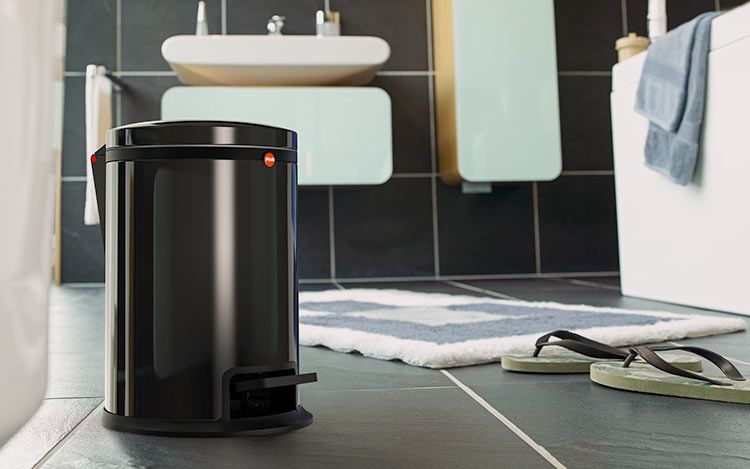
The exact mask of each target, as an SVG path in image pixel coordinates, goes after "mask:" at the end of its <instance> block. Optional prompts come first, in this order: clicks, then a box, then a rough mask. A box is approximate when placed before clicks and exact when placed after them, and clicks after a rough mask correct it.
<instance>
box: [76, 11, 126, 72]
mask: <svg viewBox="0 0 750 469" xmlns="http://www.w3.org/2000/svg"><path fill="white" fill-rule="evenodd" d="M115 10H116V7H115V0H68V11H67V15H66V22H67V29H68V31H67V36H68V37H67V41H66V44H65V70H66V71H74V72H83V71H84V70H85V69H86V65H88V64H97V65H104V66H105V67H107V68H109V69H110V70H115V68H116V66H117V64H116V63H115V58H116V52H115V42H116V41H115V36H116V34H117V32H116V23H115V21H116V11H115Z"/></svg>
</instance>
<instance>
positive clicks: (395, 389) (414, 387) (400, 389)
mask: <svg viewBox="0 0 750 469" xmlns="http://www.w3.org/2000/svg"><path fill="white" fill-rule="evenodd" d="M431 371H435V372H437V370H431ZM456 388H457V386H455V385H452V386H408V387H401V388H398V387H397V388H363V389H321V390H318V391H308V392H316V393H318V392H320V393H324V392H368V391H421V390H425V389H456Z"/></svg>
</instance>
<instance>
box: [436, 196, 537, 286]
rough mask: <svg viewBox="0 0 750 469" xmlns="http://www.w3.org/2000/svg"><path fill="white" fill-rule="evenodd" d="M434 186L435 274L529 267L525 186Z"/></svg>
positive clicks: (530, 225)
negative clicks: (478, 190)
mask: <svg viewBox="0 0 750 469" xmlns="http://www.w3.org/2000/svg"><path fill="white" fill-rule="evenodd" d="M437 189H438V190H437V206H438V234H439V237H438V239H439V240H440V273H441V275H471V274H504V273H522V272H533V271H534V269H535V260H534V216H533V213H534V210H533V205H532V204H533V198H532V197H533V196H532V191H531V184H528V183H525V184H496V185H494V186H493V188H492V193H490V194H462V193H461V187H460V186H458V187H453V186H447V185H445V184H443V183H440V182H439V183H438V188H437Z"/></svg>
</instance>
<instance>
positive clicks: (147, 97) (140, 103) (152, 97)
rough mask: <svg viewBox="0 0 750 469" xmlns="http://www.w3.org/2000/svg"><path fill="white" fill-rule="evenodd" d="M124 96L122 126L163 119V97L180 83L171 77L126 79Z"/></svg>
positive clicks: (124, 79)
mask: <svg viewBox="0 0 750 469" xmlns="http://www.w3.org/2000/svg"><path fill="white" fill-rule="evenodd" d="M123 81H124V82H125V85H126V89H125V91H123V94H122V124H123V125H124V124H130V123H133V122H142V121H151V120H159V119H161V97H162V95H163V94H164V93H165V92H166V91H167V90H168V89H169V88H172V87H173V86H178V85H179V84H180V81H179V80H178V79H177V78H176V77H171V76H151V77H126V78H123Z"/></svg>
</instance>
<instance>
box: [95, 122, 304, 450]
mask: <svg viewBox="0 0 750 469" xmlns="http://www.w3.org/2000/svg"><path fill="white" fill-rule="evenodd" d="M91 165H92V170H93V174H94V180H95V186H96V193H97V202H98V206H99V213H100V220H101V223H102V225H101V226H102V236H103V238H104V240H105V258H106V262H105V263H106V273H105V278H106V281H105V284H106V287H105V292H106V293H105V296H106V320H105V322H106V338H105V342H106V344H105V345H106V349H105V364H106V369H105V400H104V413H103V422H104V424H105V426H107V427H109V428H113V429H117V430H125V431H134V432H141V433H154V434H176V435H192V436H202V435H206V436H210V435H224V434H233V433H241V434H242V433H245V434H252V433H270V432H277V431H284V430H290V429H294V428H299V427H302V426H305V425H307V424H309V423H310V422H311V421H312V415H311V414H310V413H309V412H307V411H306V410H305V409H304V408H303V407H302V406H301V405H300V400H299V393H298V390H297V386H298V385H300V384H303V383H307V382H312V381H315V380H316V375H315V374H314V373H308V374H300V372H299V352H298V303H297V254H296V236H297V229H296V215H297V135H296V133H295V132H293V131H290V130H286V129H281V128H275V127H268V126H262V125H255V124H247V123H239V122H214V121H211V122H209V121H162V122H146V123H139V124H131V125H126V126H123V127H118V128H115V129H112V130H110V131H108V132H107V144H106V145H105V146H103V147H102V148H101V149H99V150H98V151H97V152H96V154H95V155H93V156H92V157H91Z"/></svg>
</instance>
